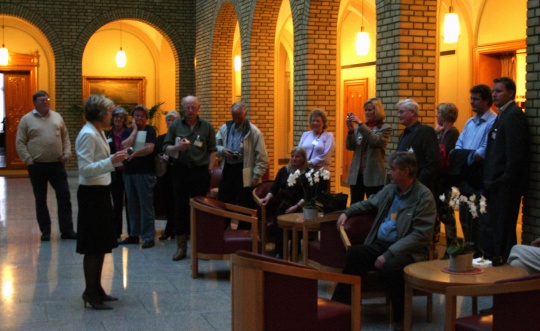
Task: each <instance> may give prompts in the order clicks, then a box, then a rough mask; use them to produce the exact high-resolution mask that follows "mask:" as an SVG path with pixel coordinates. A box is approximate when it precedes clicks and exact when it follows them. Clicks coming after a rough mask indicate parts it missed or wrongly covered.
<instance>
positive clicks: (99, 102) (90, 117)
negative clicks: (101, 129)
mask: <svg viewBox="0 0 540 331" xmlns="http://www.w3.org/2000/svg"><path fill="white" fill-rule="evenodd" d="M113 107H114V102H113V101H112V100H111V99H109V98H107V97H105V96H103V95H98V94H92V95H90V96H89V97H88V98H87V99H86V101H85V102H84V117H85V118H86V120H87V121H88V122H94V121H101V120H102V119H103V116H105V115H107V112H108V111H109V109H111V108H113Z"/></svg>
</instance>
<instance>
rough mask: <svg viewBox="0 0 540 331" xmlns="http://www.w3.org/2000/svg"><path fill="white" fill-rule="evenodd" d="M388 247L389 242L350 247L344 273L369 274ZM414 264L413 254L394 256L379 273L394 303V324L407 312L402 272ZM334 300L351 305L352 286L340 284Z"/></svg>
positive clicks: (333, 297)
mask: <svg viewBox="0 0 540 331" xmlns="http://www.w3.org/2000/svg"><path fill="white" fill-rule="evenodd" d="M389 246H390V245H389V244H388V243H383V242H380V241H376V242H374V243H371V244H367V245H357V246H353V247H351V248H350V249H349V250H348V251H347V254H346V256H345V266H344V268H343V273H344V274H348V275H358V276H360V277H362V276H363V275H364V274H365V273H366V272H368V271H369V270H371V269H373V268H374V265H375V260H377V258H378V257H379V256H380V255H382V254H383V253H384V252H386V250H387V249H388V247H389ZM413 262H414V259H413V258H412V256H410V255H399V256H393V257H391V258H389V259H388V260H387V261H386V262H385V263H384V264H383V266H382V268H381V269H380V270H379V273H380V276H381V280H382V282H383V284H384V286H385V288H386V291H387V293H388V295H389V296H390V301H391V302H392V308H393V309H392V310H393V313H394V321H396V322H401V321H403V316H404V310H405V303H404V302H405V281H404V279H403V269H404V268H405V267H406V266H407V265H409V264H411V263H413ZM332 300H334V301H338V302H342V303H345V304H349V305H350V304H351V286H350V285H349V284H341V283H340V284H338V285H337V286H336V289H335V291H334V295H333V296H332Z"/></svg>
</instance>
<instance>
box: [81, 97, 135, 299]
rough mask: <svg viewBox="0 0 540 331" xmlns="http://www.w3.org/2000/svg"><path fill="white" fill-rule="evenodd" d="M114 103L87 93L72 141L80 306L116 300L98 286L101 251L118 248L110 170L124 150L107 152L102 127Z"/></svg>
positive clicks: (107, 146) (119, 159)
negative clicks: (81, 273)
mask: <svg viewBox="0 0 540 331" xmlns="http://www.w3.org/2000/svg"><path fill="white" fill-rule="evenodd" d="M113 107H114V103H113V102H112V100H110V99H108V98H106V97H104V96H102V95H91V96H89V97H88V99H87V100H86V102H85V103H84V116H85V117H86V124H85V125H84V127H83V128H82V130H81V131H80V132H79V135H78V136H77V140H76V141H75V150H76V152H77V160H78V168H79V189H78V190H77V201H78V203H79V213H78V216H77V222H78V224H77V230H78V235H77V253H80V254H83V255H84V260H83V269H84V279H85V282H86V289H85V291H84V293H83V295H82V298H83V301H84V306H85V307H87V306H90V307H91V308H93V309H99V310H104V309H112V307H111V306H109V305H106V304H104V303H103V302H104V301H116V300H118V299H117V298H115V297H112V296H110V295H107V294H106V293H105V290H104V289H103V287H102V286H101V271H102V269H103V260H104V259H105V253H111V251H112V249H113V248H115V247H118V244H117V242H116V232H115V224H114V213H113V208H112V203H111V189H110V184H111V172H112V171H114V167H115V164H118V163H120V162H122V161H123V160H125V159H126V157H127V153H126V150H123V151H119V152H116V153H115V154H113V155H110V154H111V152H110V148H109V144H108V143H107V139H106V137H105V134H104V133H103V131H102V129H103V128H104V127H107V126H108V125H109V123H110V120H111V117H112V109H113Z"/></svg>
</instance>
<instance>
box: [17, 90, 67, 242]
mask: <svg viewBox="0 0 540 331" xmlns="http://www.w3.org/2000/svg"><path fill="white" fill-rule="evenodd" d="M33 101H34V106H35V109H34V110H32V111H31V112H29V113H27V114H26V115H24V116H23V117H22V118H21V122H20V123H19V128H18V130H17V141H16V146H17V153H18V154H19V157H20V158H21V160H23V161H24V163H26V165H27V166H28V174H29V176H30V182H31V183H32V188H33V191H34V198H35V201H36V215H37V221H38V224H39V229H40V231H41V241H49V240H50V239H51V217H50V215H49V209H48V207H47V183H51V186H52V187H53V189H54V191H55V192H56V201H57V205H58V224H59V226H60V232H61V238H62V239H77V233H76V232H75V231H73V219H72V213H71V196H70V193H69V185H68V182H67V173H66V169H65V167H64V164H65V163H66V162H67V160H68V158H69V157H70V155H71V143H70V142H69V135H68V132H67V128H66V125H65V123H64V120H63V119H62V116H60V114H58V113H57V112H55V111H53V110H51V109H50V106H51V104H50V98H49V94H48V93H47V92H45V91H37V92H36V93H35V94H34V96H33Z"/></svg>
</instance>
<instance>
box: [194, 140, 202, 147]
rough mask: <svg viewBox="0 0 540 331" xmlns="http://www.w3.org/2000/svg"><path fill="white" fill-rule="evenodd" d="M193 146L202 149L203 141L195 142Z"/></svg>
mask: <svg viewBox="0 0 540 331" xmlns="http://www.w3.org/2000/svg"><path fill="white" fill-rule="evenodd" d="M193 145H195V147H199V148H201V147H202V141H200V140H195V142H194V143H193Z"/></svg>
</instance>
